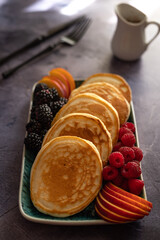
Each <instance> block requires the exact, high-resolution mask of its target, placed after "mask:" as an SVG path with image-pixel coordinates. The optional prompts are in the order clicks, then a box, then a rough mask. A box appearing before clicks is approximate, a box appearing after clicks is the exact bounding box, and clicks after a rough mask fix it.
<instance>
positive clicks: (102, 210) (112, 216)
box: [96, 197, 136, 223]
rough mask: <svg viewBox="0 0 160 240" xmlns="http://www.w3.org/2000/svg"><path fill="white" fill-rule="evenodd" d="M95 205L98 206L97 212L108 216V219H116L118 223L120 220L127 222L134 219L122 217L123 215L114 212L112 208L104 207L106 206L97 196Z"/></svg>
mask: <svg viewBox="0 0 160 240" xmlns="http://www.w3.org/2000/svg"><path fill="white" fill-rule="evenodd" d="M96 207H97V208H98V210H99V212H100V213H101V214H102V215H103V216H105V217H107V218H109V219H111V220H113V221H118V222H119V223H121V222H129V221H134V220H136V219H134V218H129V217H124V216H122V215H120V214H118V213H116V212H115V211H112V210H110V209H108V208H106V207H105V206H104V205H103V204H102V203H101V202H100V199H99V197H97V198H96Z"/></svg>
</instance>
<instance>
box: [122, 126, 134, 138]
mask: <svg viewBox="0 0 160 240" xmlns="http://www.w3.org/2000/svg"><path fill="white" fill-rule="evenodd" d="M126 133H132V131H131V130H129V129H128V128H125V127H121V128H120V129H119V140H121V138H122V137H123V135H124V134H126Z"/></svg>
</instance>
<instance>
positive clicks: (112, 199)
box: [100, 189, 149, 215]
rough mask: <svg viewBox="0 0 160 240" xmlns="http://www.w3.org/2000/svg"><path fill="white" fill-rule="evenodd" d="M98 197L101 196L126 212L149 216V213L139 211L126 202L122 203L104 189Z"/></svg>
mask: <svg viewBox="0 0 160 240" xmlns="http://www.w3.org/2000/svg"><path fill="white" fill-rule="evenodd" d="M100 195H102V196H103V197H104V198H105V199H106V200H107V201H109V202H111V203H113V204H114V205H117V206H119V207H122V208H125V209H126V210H129V211H132V212H134V213H138V214H142V215H148V214H149V212H147V211H145V210H143V209H141V208H140V207H137V206H135V205H133V204H131V203H130V202H128V201H124V200H122V199H121V198H118V197H115V196H113V195H111V194H110V193H109V192H106V191H105V190H104V189H102V191H101V193H100Z"/></svg>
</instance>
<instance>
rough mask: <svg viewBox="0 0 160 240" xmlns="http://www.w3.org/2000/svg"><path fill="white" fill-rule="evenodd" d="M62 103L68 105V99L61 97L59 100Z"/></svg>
mask: <svg viewBox="0 0 160 240" xmlns="http://www.w3.org/2000/svg"><path fill="white" fill-rule="evenodd" d="M59 100H60V101H61V102H64V104H66V103H67V102H68V99H67V98H65V97H60V99H59Z"/></svg>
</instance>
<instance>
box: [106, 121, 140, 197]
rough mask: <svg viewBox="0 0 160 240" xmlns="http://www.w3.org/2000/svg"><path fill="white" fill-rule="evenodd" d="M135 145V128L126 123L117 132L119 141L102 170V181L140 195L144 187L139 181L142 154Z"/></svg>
mask: <svg viewBox="0 0 160 240" xmlns="http://www.w3.org/2000/svg"><path fill="white" fill-rule="evenodd" d="M135 144H136V138H135V126H134V124H133V123H132V122H126V123H125V124H123V125H122V127H121V128H120V130H119V140H118V142H117V144H116V145H115V146H114V147H113V151H112V153H111V154H110V156H109V161H108V165H106V166H105V167H104V168H103V179H104V181H112V182H113V183H114V184H115V185H116V186H118V187H120V188H123V189H124V190H126V191H129V192H131V193H133V194H136V195H140V193H141V191H142V189H143V186H144V182H143V181H142V180H140V175H141V167H140V162H141V161H142V159H143V152H142V150H141V149H140V148H139V147H136V146H135Z"/></svg>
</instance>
